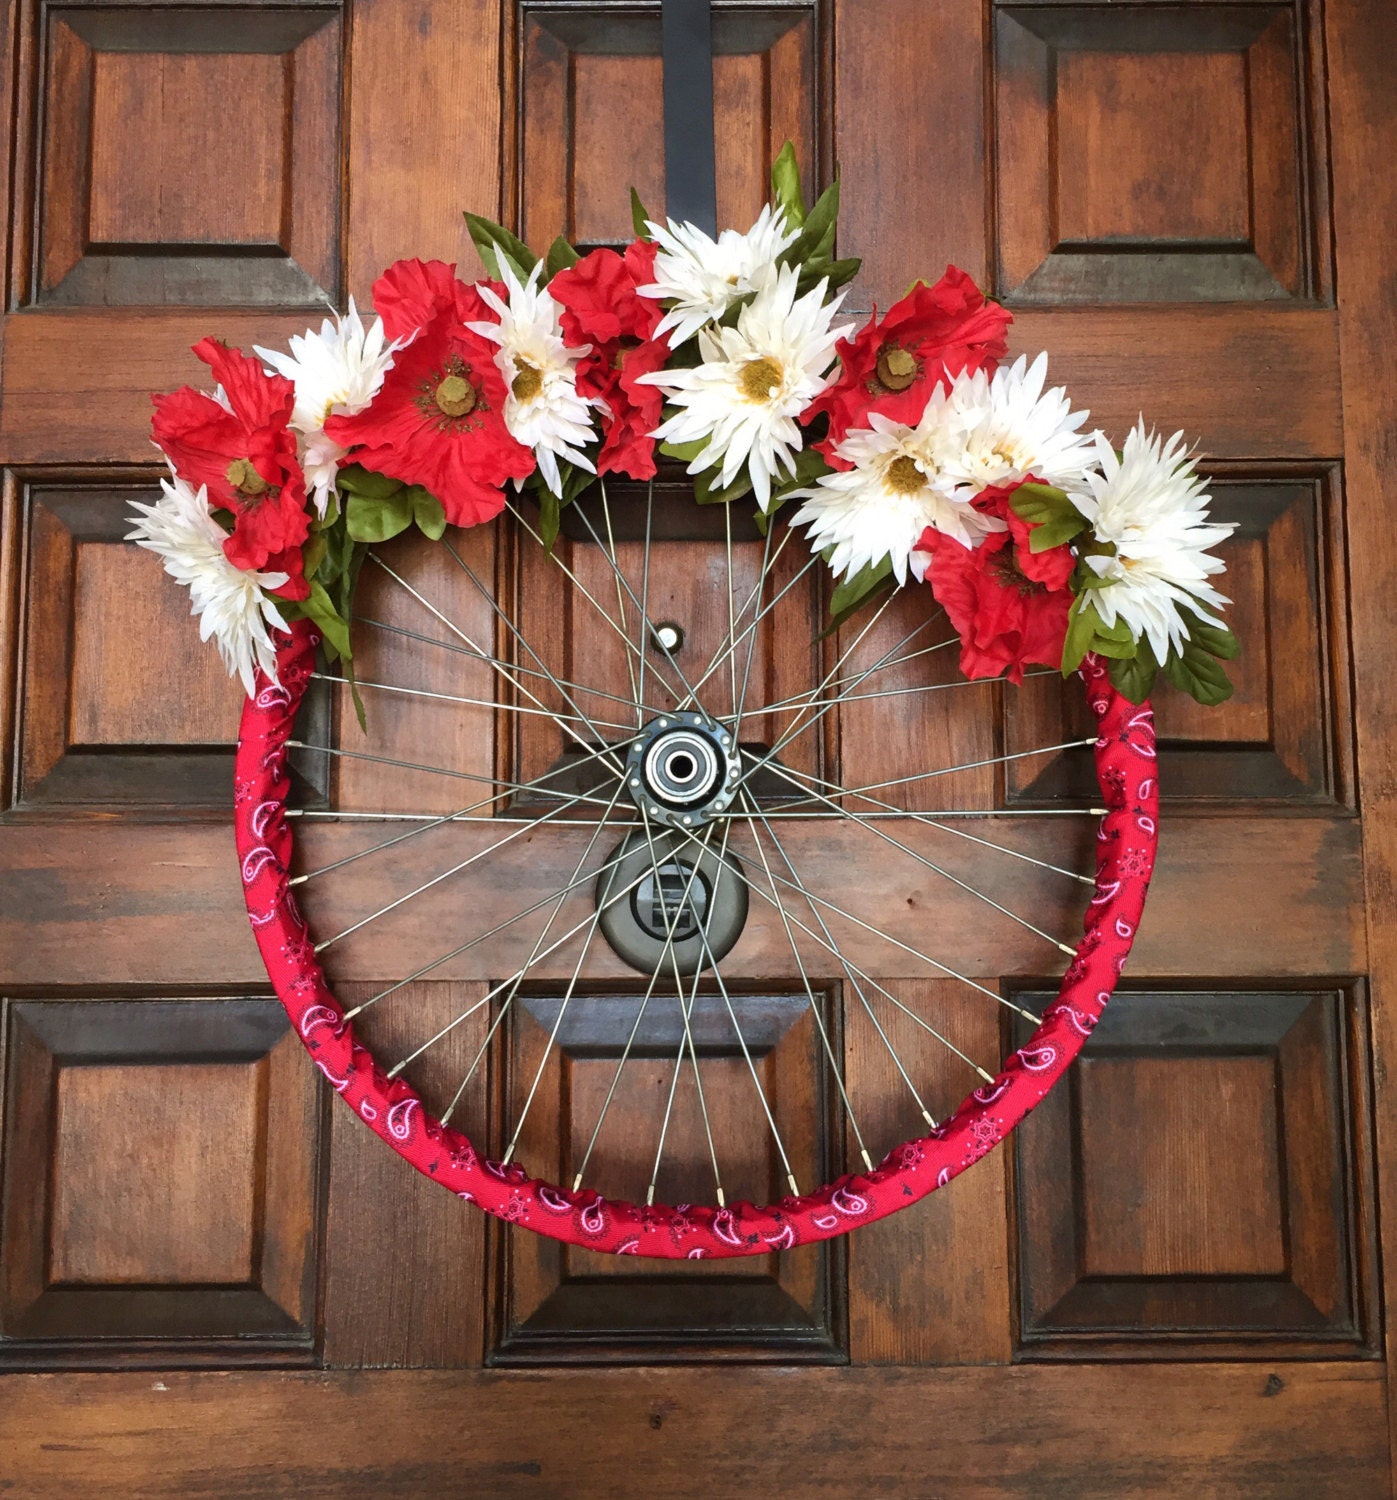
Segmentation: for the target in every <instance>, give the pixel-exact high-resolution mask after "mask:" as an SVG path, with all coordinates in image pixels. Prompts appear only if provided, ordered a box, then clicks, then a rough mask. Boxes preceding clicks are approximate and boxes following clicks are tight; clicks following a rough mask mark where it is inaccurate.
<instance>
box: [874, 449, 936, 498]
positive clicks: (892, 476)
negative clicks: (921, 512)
mask: <svg viewBox="0 0 1397 1500" xmlns="http://www.w3.org/2000/svg"><path fill="white" fill-rule="evenodd" d="M884 482H885V483H886V484H887V486H888V488H889V489H890V490H891V491H892V492H893V494H894V495H915V494H917V493H918V491H920V490H922V489H924V488H925V487H926V475H925V474H923V473H922V471H921V470H920V469H919V468H918V467H917V460H916V459H915V458H911V457H909V455H907V454H906V453H904V454H903V455H902V456H901V457H900V458H895V459H893V461H892V462H891V463H890V464H889V465H888V470H887V473H886V474H885V475H884Z"/></svg>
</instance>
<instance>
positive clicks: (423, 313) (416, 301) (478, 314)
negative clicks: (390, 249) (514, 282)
mask: <svg viewBox="0 0 1397 1500" xmlns="http://www.w3.org/2000/svg"><path fill="white" fill-rule="evenodd" d="M486 285H487V286H489V287H491V288H493V289H494V290H495V291H496V292H498V293H501V294H503V292H504V287H503V286H501V285H500V284H499V283H498V282H494V281H490V282H486ZM373 305H374V311H375V312H376V313H377V314H378V315H379V317H380V318H382V319H383V331H384V332H385V333H386V334H387V335H388V337H389V338H390V339H407V338H411V337H412V335H413V334H414V333H415V332H416V331H417V330H418V329H419V328H421V327H423V326H424V325H426V324H427V323H430V322H431V321H432V319H433V318H435V317H436V316H437V315H438V314H439V313H440V312H442V311H443V310H444V309H447V308H449V309H452V310H453V311H454V312H455V314H456V317H457V320H458V321H459V322H462V323H465V322H467V321H476V322H479V321H481V320H483V319H489V320H490V321H492V322H493V321H494V317H495V315H494V313H492V312H491V311H490V309H489V308H488V307H487V306H486V305H485V303H484V302H483V301H482V300H481V297H480V294H479V293H478V292H477V291H476V289H475V287H474V286H471V285H469V284H468V283H466V282H464V281H461V280H460V279H459V278H458V277H457V275H456V267H455V266H454V265H447V264H446V262H445V261H440V260H398V261H394V262H393V264H392V265H391V266H389V267H388V269H387V270H386V271H385V272H384V273H383V275H382V276H380V277H379V278H378V280H377V281H376V282H374V284H373Z"/></svg>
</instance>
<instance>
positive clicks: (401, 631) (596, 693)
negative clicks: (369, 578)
mask: <svg viewBox="0 0 1397 1500" xmlns="http://www.w3.org/2000/svg"><path fill="white" fill-rule="evenodd" d="M354 623H355V624H356V625H371V626H373V628H374V629H375V630H384V631H387V632H388V634H389V635H400V636H402V637H404V639H407V640H413V641H421V642H422V644H423V645H424V646H438V647H440V648H441V650H443V651H454V652H455V653H456V654H457V655H458V656H468V657H469V658H470V659H471V660H472V661H478V662H483V663H484V664H485V665H486V666H490V667H499V668H501V669H502V670H504V671H506V672H517V673H518V674H519V675H520V676H521V677H536V678H537V679H538V680H539V681H540V682H549V683H552V682H556V683H558V684H560V685H561V686H562V687H565V688H568V689H569V690H571V691H572V692H574V693H586V694H587V695H588V696H589V697H592V698H605V699H606V700H607V702H608V703H622V704H624V705H625V706H626V707H627V708H634V707H635V699H634V698H625V697H622V695H621V694H620V693H608V692H605V691H603V690H602V689H601V688H599V687H583V686H582V685H581V684H580V683H576V682H571V681H569V679H568V678H566V677H555V676H553V675H552V674H551V673H548V672H540V671H539V670H538V668H537V667H525V666H522V665H520V663H519V662H517V661H505V660H504V658H503V657H499V656H485V655H482V653H481V652H479V651H471V650H469V649H468V648H467V647H465V646H462V645H460V644H459V643H458V642H456V641H444V640H442V639H441V637H440V636H435V635H423V634H422V632H421V631H420V630H408V629H407V627H406V626H403V625H387V624H385V623H384V622H383V621H382V620H370V619H368V618H367V617H366V616H364V615H355V617H354ZM497 706H498V705H497Z"/></svg>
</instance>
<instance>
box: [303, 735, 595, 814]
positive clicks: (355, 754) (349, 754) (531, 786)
mask: <svg viewBox="0 0 1397 1500" xmlns="http://www.w3.org/2000/svg"><path fill="white" fill-rule="evenodd" d="M286 748H287V749H288V750H314V751H315V752H316V754H317V755H337V756H339V757H340V758H341V759H343V760H367V761H372V762H373V763H374V764H375V765H380V766H396V767H397V768H398V769H399V770H401V771H426V772H428V773H429V774H431V775H433V776H445V777H448V778H449V779H450V780H452V781H478V782H481V783H483V784H484V785H485V786H502V787H505V788H506V789H507V790H509V791H511V792H532V791H536V790H537V789H538V783H537V782H532V781H501V780H500V778H499V777H497V776H481V775H479V774H477V773H476V772H475V771H453V770H450V769H449V768H448V767H446V766H426V765H421V764H420V763H419V762H417V761H414V760H395V759H394V758H393V757H392V756H389V755H372V754H370V753H369V752H368V751H367V750H343V749H341V748H340V747H339V746H337V745H308V744H307V743H306V742H305V741H304V740H287V741H286ZM591 748H592V747H591V746H588V749H589V750H590V749H591ZM614 748H615V747H614V746H612V745H607V746H606V747H605V748H604V749H602V750H601V751H600V752H598V754H597V756H596V758H597V759H599V760H604V761H606V762H607V769H608V770H612V769H613V767H614V762H613V761H612V759H611V751H612V750H613V749H614ZM566 769H568V770H571V769H572V767H571V766H568V767H566ZM572 801H574V802H586V803H589V804H591V805H593V806H598V807H605V806H606V798H605V797H593V796H589V795H588V794H587V793H585V792H579V793H577V794H576V795H575V796H574V797H573V798H572ZM302 816H304V814H303V815H302ZM326 816H328V817H334V818H340V817H352V816H353V814H350V813H328V814H327V815H326ZM370 816H371V817H375V818H381V817H389V816H392V815H391V814H387V813H372V814H370Z"/></svg>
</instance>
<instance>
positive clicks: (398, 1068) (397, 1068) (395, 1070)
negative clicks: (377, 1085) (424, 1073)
mask: <svg viewBox="0 0 1397 1500" xmlns="http://www.w3.org/2000/svg"><path fill="white" fill-rule="evenodd" d="M406 1066H407V1059H406V1058H404V1059H403V1060H402V1062H399V1063H394V1064H393V1066H392V1067H391V1068H389V1070H388V1077H389V1078H396V1077H397V1076H398V1074H399V1073H401V1072H402V1071H403V1069H404V1068H405V1067H406Z"/></svg>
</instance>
